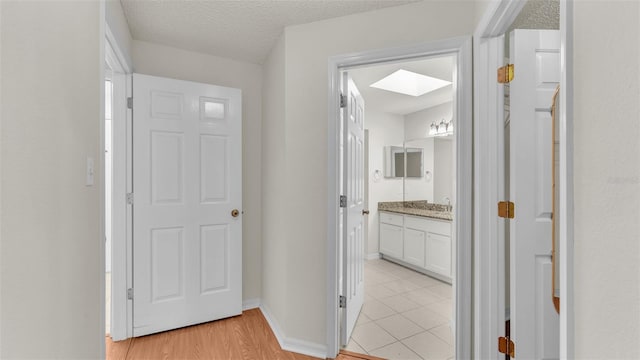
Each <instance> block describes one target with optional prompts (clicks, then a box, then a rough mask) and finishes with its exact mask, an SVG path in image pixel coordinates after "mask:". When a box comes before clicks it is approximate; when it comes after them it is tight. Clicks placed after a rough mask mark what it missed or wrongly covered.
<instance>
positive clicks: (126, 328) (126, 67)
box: [102, 24, 133, 341]
mask: <svg viewBox="0 0 640 360" xmlns="http://www.w3.org/2000/svg"><path fill="white" fill-rule="evenodd" d="M105 35H106V41H105V60H106V63H107V66H109V67H110V68H111V70H112V73H113V76H112V79H111V80H112V84H113V110H112V111H113V120H112V127H113V129H112V137H113V143H112V161H113V172H112V178H113V184H112V196H111V203H112V217H111V218H112V227H111V238H112V239H111V338H112V339H113V340H114V341H119V340H124V339H126V338H129V337H131V336H133V317H132V303H131V301H129V300H127V289H128V288H130V287H131V284H132V276H133V273H132V256H131V255H132V254H131V249H132V236H131V235H132V234H131V230H132V226H131V224H132V223H131V220H132V212H131V210H132V209H131V205H128V204H127V201H126V194H127V193H128V192H131V189H132V184H131V176H130V174H131V173H132V172H131V134H132V132H131V111H130V110H129V109H127V97H129V96H131V75H130V74H131V65H130V64H129V63H128V62H127V60H126V57H125V56H124V55H123V52H122V50H121V47H120V46H119V45H118V42H117V40H116V38H115V36H114V34H113V32H112V31H111V29H110V28H109V25H108V24H106V26H105ZM103 270H104V269H103ZM103 272H104V271H103ZM102 309H103V311H104V304H103V306H102ZM103 316H104V315H103Z"/></svg>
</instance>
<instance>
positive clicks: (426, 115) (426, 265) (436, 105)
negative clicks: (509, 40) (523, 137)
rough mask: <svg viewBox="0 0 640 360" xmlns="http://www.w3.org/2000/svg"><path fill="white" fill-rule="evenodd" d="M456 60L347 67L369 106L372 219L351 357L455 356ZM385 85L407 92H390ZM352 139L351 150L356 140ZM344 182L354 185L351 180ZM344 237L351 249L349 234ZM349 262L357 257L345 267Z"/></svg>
mask: <svg viewBox="0 0 640 360" xmlns="http://www.w3.org/2000/svg"><path fill="white" fill-rule="evenodd" d="M456 61H457V59H456V56H455V55H439V56H435V57H429V58H420V59H411V60H406V61H398V62H392V63H382V64H374V65H370V66H364V67H356V68H345V69H342V74H343V78H345V77H348V78H349V79H350V80H351V81H353V85H354V86H355V88H356V89H358V93H359V94H360V95H361V96H362V100H363V101H362V102H361V104H360V106H361V108H362V109H364V116H363V124H364V129H365V151H364V174H365V175H364V189H365V191H364V199H363V200H364V209H365V213H366V212H368V214H366V215H364V217H363V219H362V220H363V232H362V233H363V234H364V235H363V244H364V245H363V246H364V257H365V259H366V260H365V261H364V266H363V267H364V270H363V275H364V292H363V299H364V300H363V306H362V309H361V311H360V313H359V314H358V316H357V319H356V323H355V325H354V329H353V332H352V333H351V336H350V338H349V339H348V340H347V341H346V345H345V346H344V348H345V349H346V350H348V351H352V352H357V353H365V354H370V355H375V356H379V357H383V358H406V357H415V356H416V355H417V356H419V357H423V358H430V357H433V356H439V357H444V358H448V357H451V356H453V354H454V352H453V339H454V336H453V328H454V327H453V326H452V325H453V318H452V314H453V291H452V290H453V289H452V281H451V279H452V277H453V276H454V274H455V272H454V271H452V266H451V265H452V263H453V262H452V259H453V257H454V255H455V254H453V252H452V250H453V249H455V236H452V235H454V234H452V233H451V224H452V223H453V221H454V219H453V213H452V211H451V210H452V200H451V199H452V198H454V197H453V195H454V194H453V191H452V190H453V189H454V188H455V178H454V177H455V173H454V171H453V169H455V159H453V157H452V154H453V146H455V140H454V139H453V134H454V124H455V123H456V121H455V119H454V118H453V108H454V106H455V104H454V103H453V101H454V99H453V86H452V83H451V81H452V80H453V68H454V64H455V62H456ZM405 76H406V77H407V78H406V79H405V78H403V77H405ZM398 77H400V78H399V80H396V79H397V78H398ZM395 81H400V82H398V83H395ZM385 82H391V86H397V87H392V88H390V89H391V90H389V89H385V88H384V87H385V86H386V85H385ZM396 84H397V85H396ZM402 86H408V87H407V88H402ZM414 89H419V92H418V93H413V92H412V91H413V90H414ZM402 91H406V92H409V93H408V94H405V93H402ZM420 93H422V94H420ZM418 94H420V95H418ZM348 101H349V99H348V100H347V102H348ZM345 105H346V106H347V107H348V106H349V105H350V104H345ZM343 119H344V117H343ZM343 129H344V124H343ZM341 138H342V137H341ZM342 139H343V146H341V148H342V149H343V153H344V141H348V140H345V139H344V138H342ZM347 151H348V150H347ZM342 158H343V159H344V156H343V157H342ZM344 163H345V162H344V160H343V164H342V166H341V169H344V165H345V164H344ZM341 178H342V179H343V185H344V179H345V178H344V174H343V176H341ZM342 189H343V194H346V193H348V191H349V189H348V188H345V187H344V186H343V187H342ZM343 212H344V209H343ZM356 216H359V214H356ZM350 221H351V219H347V222H350ZM343 223H344V222H343ZM341 235H343V236H342V237H341V239H340V241H341V242H342V243H343V244H344V239H345V236H344V231H343V232H341ZM349 241H351V239H349ZM340 248H341V249H343V248H344V246H341V247H340ZM344 266H349V264H348V261H347V263H344V264H343V267H342V269H343V271H344V269H345V267H344ZM340 278H341V279H343V278H344V276H340ZM344 291H345V290H343V294H342V295H343V296H344V295H345V294H344ZM347 301H348V296H347ZM347 311H349V309H347ZM354 311H357V310H354ZM347 326H348V325H347ZM349 330H350V329H343V328H341V331H343V333H344V332H345V331H346V332H349ZM343 335H344V336H346V335H348V334H343ZM424 343H430V344H431V346H429V347H428V348H425V347H424V346H423V345H422V344H424ZM343 345H344V343H343Z"/></svg>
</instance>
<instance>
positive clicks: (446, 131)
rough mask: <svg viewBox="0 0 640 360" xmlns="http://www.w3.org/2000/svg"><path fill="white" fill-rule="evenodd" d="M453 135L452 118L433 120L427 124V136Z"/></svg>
mask: <svg viewBox="0 0 640 360" xmlns="http://www.w3.org/2000/svg"><path fill="white" fill-rule="evenodd" d="M448 135H453V119H451V120H449V121H447V122H445V121H444V119H442V120H440V122H439V123H438V122H437V121H433V122H432V123H431V126H429V136H448Z"/></svg>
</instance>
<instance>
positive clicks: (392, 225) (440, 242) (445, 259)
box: [379, 211, 452, 282]
mask: <svg viewBox="0 0 640 360" xmlns="http://www.w3.org/2000/svg"><path fill="white" fill-rule="evenodd" d="M379 214H380V253H381V254H382V255H383V257H385V258H387V259H389V260H391V261H395V262H399V263H401V264H404V265H407V266H409V267H411V268H413V269H415V270H419V271H421V272H424V273H426V274H428V275H431V276H434V277H436V278H438V279H440V280H443V281H447V282H451V275H452V274H451V256H452V254H451V221H446V220H438V219H432V218H426V217H421V216H412V215H406V214H398V213H390V212H385V211H380V213H379Z"/></svg>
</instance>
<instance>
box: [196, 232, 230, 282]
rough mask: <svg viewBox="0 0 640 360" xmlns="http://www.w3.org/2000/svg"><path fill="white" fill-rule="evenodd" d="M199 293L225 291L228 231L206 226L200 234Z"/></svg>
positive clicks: (227, 265)
mask: <svg viewBox="0 0 640 360" xmlns="http://www.w3.org/2000/svg"><path fill="white" fill-rule="evenodd" d="M200 242H201V246H200V269H201V274H200V277H201V279H202V284H201V290H200V291H201V292H202V293H209V292H214V291H221V290H226V289H227V285H228V277H229V229H228V227H227V226H226V225H207V226H202V227H201V232H200Z"/></svg>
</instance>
